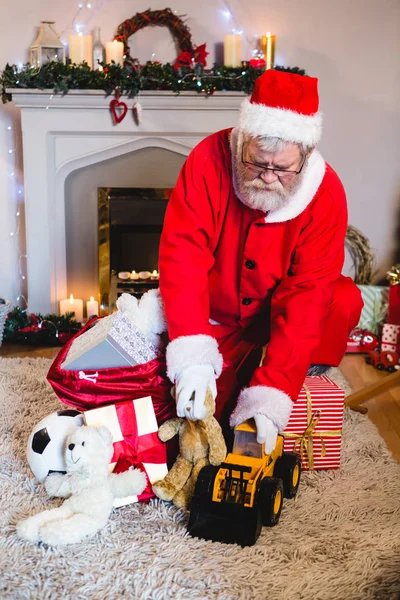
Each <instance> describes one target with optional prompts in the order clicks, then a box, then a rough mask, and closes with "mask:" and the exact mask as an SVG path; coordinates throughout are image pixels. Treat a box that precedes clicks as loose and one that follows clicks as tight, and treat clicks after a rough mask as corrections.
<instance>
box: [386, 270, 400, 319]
mask: <svg viewBox="0 0 400 600" xmlns="http://www.w3.org/2000/svg"><path fill="white" fill-rule="evenodd" d="M387 278H388V279H389V313H388V319H387V321H388V323H391V324H392V325H400V264H399V265H394V266H393V267H392V268H391V269H390V271H388V272H387Z"/></svg>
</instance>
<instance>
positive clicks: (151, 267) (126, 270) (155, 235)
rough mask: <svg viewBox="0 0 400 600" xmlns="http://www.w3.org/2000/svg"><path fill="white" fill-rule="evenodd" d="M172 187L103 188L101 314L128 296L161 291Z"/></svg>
mask: <svg viewBox="0 0 400 600" xmlns="http://www.w3.org/2000/svg"><path fill="white" fill-rule="evenodd" d="M171 193H172V188H116V187H112V188H105V187H102V188H98V214H99V237H98V239H99V287H100V314H101V315H106V314H108V313H110V312H112V311H113V310H114V309H115V307H116V301H117V298H118V297H119V296H120V295H121V294H122V293H124V292H127V293H130V294H133V295H134V296H136V297H137V298H140V297H141V296H142V294H144V293H145V292H146V291H147V290H149V289H154V288H157V287H158V251H159V245H160V235H161V231H162V227H163V223H164V216H165V211H166V208H167V204H168V200H169V197H170V195H171Z"/></svg>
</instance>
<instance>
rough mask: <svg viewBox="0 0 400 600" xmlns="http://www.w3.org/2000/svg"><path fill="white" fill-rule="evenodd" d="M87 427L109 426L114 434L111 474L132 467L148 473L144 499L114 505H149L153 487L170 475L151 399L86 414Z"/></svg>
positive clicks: (120, 501) (132, 497)
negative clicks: (139, 503) (138, 503)
mask: <svg viewBox="0 0 400 600" xmlns="http://www.w3.org/2000/svg"><path fill="white" fill-rule="evenodd" d="M83 418H84V421H85V423H86V425H93V426H99V425H105V426H106V427H108V429H109V430H110V431H111V433H112V436H113V443H114V454H113V456H112V458H111V462H110V471H114V472H115V473H120V472H122V471H126V470H127V469H129V468H130V467H139V468H141V469H142V470H143V471H145V473H146V475H147V479H148V485H147V487H146V489H145V490H144V492H143V493H142V494H140V496H129V497H128V498H116V499H115V501H114V506H116V507H119V506H123V505H125V504H130V503H132V502H138V501H144V502H147V501H148V500H150V498H154V497H155V494H154V493H153V491H152V489H151V484H152V483H154V482H155V481H158V480H159V479H163V478H164V477H165V475H166V474H167V473H168V468H167V455H166V446H165V444H164V443H163V442H161V440H160V439H159V437H158V424H157V419H156V415H155V412H154V408H153V402H152V399H151V396H147V397H144V398H137V399H136V400H128V401H127V402H119V403H118V404H112V405H110V406H104V407H102V408H95V409H92V410H88V411H86V412H84V413H83Z"/></svg>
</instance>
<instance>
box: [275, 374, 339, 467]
mask: <svg viewBox="0 0 400 600" xmlns="http://www.w3.org/2000/svg"><path fill="white" fill-rule="evenodd" d="M343 407H344V390H342V389H341V388H340V387H339V386H337V385H336V383H334V382H333V381H332V380H331V379H329V377H326V376H325V375H324V376H320V377H306V379H305V381H304V384H303V387H302V389H301V391H300V394H299V397H298V399H297V400H296V402H295V403H294V405H293V410H292V413H291V415H290V419H289V422H288V424H287V426H286V429H285V430H284V432H283V434H282V435H283V437H284V450H285V452H298V453H299V454H300V457H301V463H302V468H303V469H305V470H322V469H338V468H339V467H340V448H341V439H342V424H343Z"/></svg>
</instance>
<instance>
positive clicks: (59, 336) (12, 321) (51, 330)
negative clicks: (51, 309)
mask: <svg viewBox="0 0 400 600" xmlns="http://www.w3.org/2000/svg"><path fill="white" fill-rule="evenodd" d="M74 315H75V313H73V312H71V313H67V314H66V315H65V316H59V315H56V314H49V315H41V314H39V313H37V314H33V313H31V314H29V313H27V312H26V310H22V309H21V308H19V307H18V306H17V307H16V308H14V309H13V310H12V311H11V312H10V313H9V314H8V316H7V319H6V322H5V325H4V335H3V340H4V341H8V342H11V343H14V344H29V345H31V346H62V345H63V344H65V342H67V341H68V340H69V339H71V337H73V336H74V335H75V334H76V333H77V332H78V331H79V330H80V329H81V327H82V324H81V323H78V322H77V321H75V319H74Z"/></svg>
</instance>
